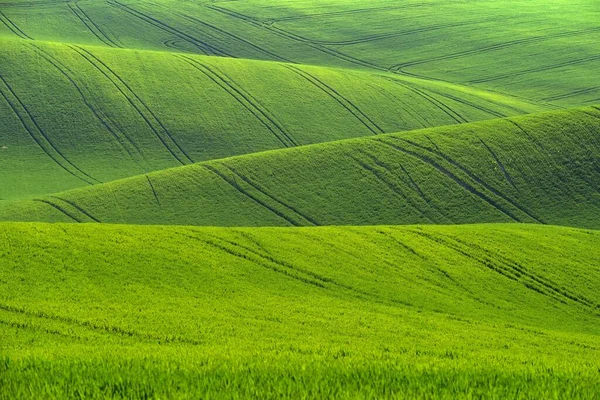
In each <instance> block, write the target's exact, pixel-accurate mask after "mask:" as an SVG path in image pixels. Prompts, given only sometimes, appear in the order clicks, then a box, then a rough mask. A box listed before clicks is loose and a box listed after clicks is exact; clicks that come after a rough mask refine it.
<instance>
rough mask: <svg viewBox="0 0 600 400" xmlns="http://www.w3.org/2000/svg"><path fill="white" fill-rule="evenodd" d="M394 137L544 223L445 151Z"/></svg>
mask: <svg viewBox="0 0 600 400" xmlns="http://www.w3.org/2000/svg"><path fill="white" fill-rule="evenodd" d="M394 139H396V140H399V141H402V142H404V143H408V144H410V145H412V146H414V147H417V148H419V149H421V150H423V151H426V152H428V153H431V154H434V155H437V156H439V157H441V158H442V159H444V160H446V161H447V162H448V163H449V164H450V165H453V166H454V167H456V168H458V169H459V170H461V171H462V172H464V173H465V174H466V175H467V176H468V177H469V178H470V179H472V180H473V181H474V182H476V183H478V184H479V185H481V186H482V187H484V188H485V189H487V190H488V191H489V192H491V193H493V194H494V195H496V196H497V197H500V198H501V199H503V200H504V201H506V202H507V203H509V204H511V205H512V206H513V207H515V208H517V209H518V210H520V211H521V212H522V213H524V214H525V215H527V216H528V217H529V218H531V219H533V220H534V221H536V222H538V223H540V224H544V223H545V222H544V221H542V220H541V219H540V218H539V217H537V216H536V215H534V214H533V212H532V211H530V210H528V209H527V208H526V207H525V206H522V205H520V204H519V203H517V201H515V200H513V199H511V198H510V197H509V196H507V195H505V194H504V193H502V192H500V191H499V190H498V189H496V188H494V187H493V186H492V185H490V184H488V183H487V182H485V181H484V180H483V179H481V178H479V177H478V176H477V175H476V174H475V173H473V171H471V170H469V169H468V168H466V167H464V166H463V165H461V164H459V163H458V162H457V161H455V160H453V159H452V158H451V157H450V156H448V155H446V154H445V153H443V152H442V151H440V150H439V149H437V150H432V149H430V148H428V147H426V146H423V145H420V144H418V143H415V142H413V141H410V140H408V139H404V138H394Z"/></svg>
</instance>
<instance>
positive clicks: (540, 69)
mask: <svg viewBox="0 0 600 400" xmlns="http://www.w3.org/2000/svg"><path fill="white" fill-rule="evenodd" d="M596 60H600V55H595V56H590V57H583V58H578V59H576V60H570V61H564V62H561V63H558V64H552V65H545V66H542V67H536V68H529V69H526V70H522V71H517V72H511V73H506V74H500V75H494V76H490V77H487V78H481V79H474V80H472V81H469V82H467V83H469V84H477V83H486V82H492V81H497V80H500V79H505V78H512V77H515V76H521V75H527V74H531V73H535V72H544V71H549V70H551V69H556V68H562V67H568V66H571V65H577V64H584V63H586V62H590V61H596ZM545 101H551V100H548V99H546V100H545Z"/></svg>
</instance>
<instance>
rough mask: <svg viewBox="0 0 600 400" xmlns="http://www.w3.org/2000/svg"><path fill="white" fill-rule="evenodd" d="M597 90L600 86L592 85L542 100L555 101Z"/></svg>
mask: <svg viewBox="0 0 600 400" xmlns="http://www.w3.org/2000/svg"><path fill="white" fill-rule="evenodd" d="M599 58H600V57H599ZM598 90H600V86H592V87H589V88H585V89H579V90H574V91H572V92H569V93H563V94H559V95H557V96H552V97H548V98H546V99H544V101H555V100H562V99H567V98H569V97H574V96H579V95H580V94H588V93H593V92H595V91H598Z"/></svg>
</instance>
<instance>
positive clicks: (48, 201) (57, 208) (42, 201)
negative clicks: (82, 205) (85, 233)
mask: <svg viewBox="0 0 600 400" xmlns="http://www.w3.org/2000/svg"><path fill="white" fill-rule="evenodd" d="M32 201H34V202H37V203H42V204H45V205H47V206H50V207H51V208H53V209H55V210H57V211H58V212H60V213H61V214H63V215H66V216H67V217H69V218H70V219H72V220H73V221H75V222H77V223H81V222H83V221H82V220H81V219H79V218H78V217H76V216H75V215H73V214H71V213H70V212H68V211H67V210H65V209H64V208H63V207H61V206H59V205H58V204H56V203H53V202H51V201H50V200H47V199H33V200H32Z"/></svg>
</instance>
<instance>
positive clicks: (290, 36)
mask: <svg viewBox="0 0 600 400" xmlns="http://www.w3.org/2000/svg"><path fill="white" fill-rule="evenodd" d="M206 7H207V8H209V9H211V10H213V11H217V12H220V13H222V14H225V15H227V16H229V17H232V18H235V19H238V20H241V21H243V22H246V23H249V24H251V25H254V26H257V27H259V28H261V29H264V30H267V31H269V32H271V33H273V34H275V35H278V36H280V37H283V38H285V39H288V40H292V41H294V42H298V43H303V44H305V45H306V46H309V47H311V48H313V49H315V50H317V51H320V52H322V53H326V54H328V55H330V56H333V57H335V58H338V59H340V60H343V61H346V62H348V63H351V64H354V65H358V66H361V67H367V68H372V69H376V70H380V71H386V70H387V69H386V68H384V67H381V66H379V65H375V64H373V63H370V62H368V61H364V60H361V59H358V58H356V57H352V56H349V55H347V54H344V53H342V52H339V51H337V50H333V49H330V48H328V47H326V46H321V45H318V44H314V43H309V42H305V41H303V40H302V39H303V38H302V37H301V36H297V35H294V34H291V33H288V32H285V31H282V30H279V29H277V28H275V27H272V26H267V25H264V24H263V23H261V22H258V21H256V20H255V19H253V18H250V17H248V16H246V15H244V14H241V13H238V12H235V11H231V10H227V9H225V8H222V7H218V6H215V5H214V4H212V3H211V4H208V5H206Z"/></svg>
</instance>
